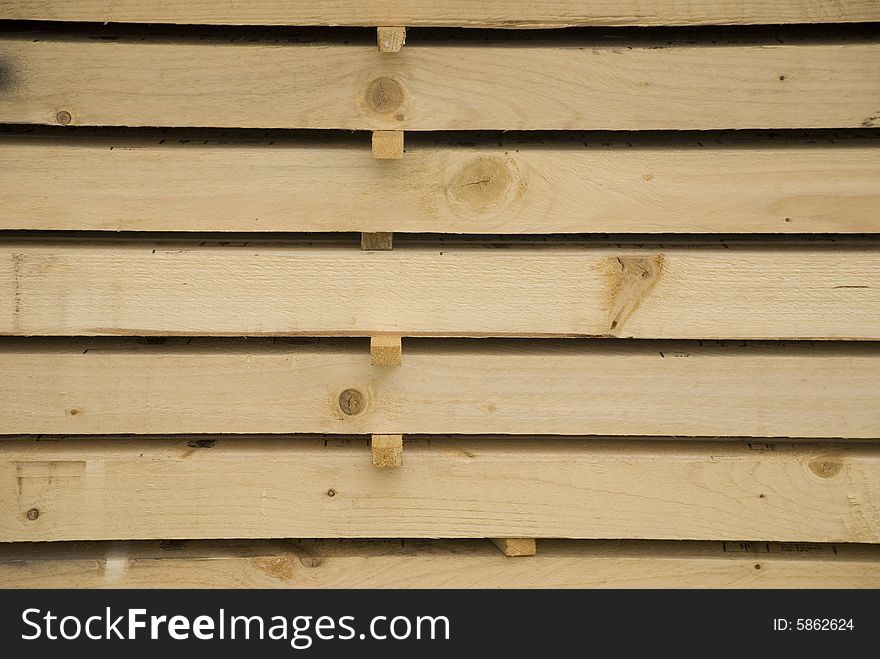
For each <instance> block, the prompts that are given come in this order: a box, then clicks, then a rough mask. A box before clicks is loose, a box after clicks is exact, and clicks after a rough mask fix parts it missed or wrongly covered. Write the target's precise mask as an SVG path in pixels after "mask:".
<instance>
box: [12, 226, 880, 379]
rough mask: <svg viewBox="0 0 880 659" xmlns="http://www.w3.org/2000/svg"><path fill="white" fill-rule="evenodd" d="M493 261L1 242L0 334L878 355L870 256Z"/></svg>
mask: <svg viewBox="0 0 880 659" xmlns="http://www.w3.org/2000/svg"><path fill="white" fill-rule="evenodd" d="M878 217H880V216H878ZM369 246H370V247H372V248H374V249H375V248H377V247H378V246H379V245H377V244H376V241H373V242H372V243H371V244H370V245H369ZM500 247H505V249H500V248H499V246H492V245H489V244H485V245H484V244H479V243H477V244H472V245H468V244H462V243H460V242H452V243H449V242H445V243H444V242H433V243H421V242H408V243H407V242H400V241H398V245H397V248H396V249H394V250H393V251H384V252H382V251H380V252H364V251H361V250H360V249H358V248H357V245H356V244H351V243H349V244H347V245H345V244H339V243H336V242H329V243H316V244H311V245H304V244H296V243H262V244H261V243H252V244H248V243H246V242H228V243H223V244H217V243H214V244H211V243H205V242H199V241H194V240H192V241H173V242H161V243H157V242H147V241H126V242H119V241H113V240H111V241H104V242H100V241H99V242H78V241H63V240H59V241H41V240H36V241H34V240H18V241H13V242H5V243H0V334H5V335H53V336H54V335H123V336H125V335H135V336H142V335H160V336H168V335H189V336H210V335H232V336H248V335H250V336H255V335H270V336H278V335H303V336H374V337H375V339H374V344H373V349H372V350H371V354H372V355H373V362H374V363H377V361H376V360H379V361H380V362H382V363H387V364H391V363H392V362H395V363H396V362H397V361H399V355H400V344H399V337H400V336H473V337H478V336H508V337H538V336H546V337H552V336H616V337H635V338H662V339H667V338H673V339H676V338H685V339H690V338H693V339H778V338H788V339H872V340H876V339H880V246H878V244H877V243H875V242H873V241H869V240H858V241H840V242H837V243H835V242H828V241H820V242H814V243H810V242H801V243H787V244H781V245H779V246H777V247H771V246H769V245H766V244H764V245H761V244H760V243H758V244H755V243H748V242H745V243H738V242H736V241H728V242H726V243H718V242H716V243H715V244H714V245H713V244H711V243H707V244H706V245H705V246H703V247H701V246H699V245H698V244H697V243H695V242H694V241H679V242H676V241H670V242H669V243H667V244H665V245H663V244H660V245H654V246H651V245H645V244H641V245H633V246H627V245H625V244H617V245H608V244H604V245H603V244H602V243H597V242H595V241H593V242H590V241H588V242H583V241H582V242H580V243H577V242H569V243H555V244H554V243H552V242H547V243H538V244H534V245H528V244H523V243H519V244H516V243H513V244H511V243H503V244H501V245H500ZM382 335H391V336H390V337H388V338H385V337H383V336H382ZM389 341H390V343H389Z"/></svg>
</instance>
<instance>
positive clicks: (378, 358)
mask: <svg viewBox="0 0 880 659" xmlns="http://www.w3.org/2000/svg"><path fill="white" fill-rule="evenodd" d="M370 363H371V364H372V365H373V366H400V365H401V364H402V363H403V343H402V339H401V337H399V336H392V335H387V334H381V335H378V336H372V337H370Z"/></svg>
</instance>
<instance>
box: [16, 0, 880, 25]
mask: <svg viewBox="0 0 880 659" xmlns="http://www.w3.org/2000/svg"><path fill="white" fill-rule="evenodd" d="M0 18H2V19H19V20H21V19H27V20H40V21H58V20H61V21H92V22H102V23H109V22H139V23H190V24H191V23H216V24H233V25H235V24H260V25H367V26H378V25H410V26H412V25H431V26H464V27H519V28H535V27H566V26H573V25H706V24H737V23H745V24H748V23H831V22H842V21H878V20H880V9H878V6H877V4H876V3H875V2H873V1H872V0H842V1H841V0H836V1H835V2H815V1H814V0H774V1H773V2H764V3H754V2H742V0H684V1H682V0H647V1H646V0H617V1H614V0H580V1H578V2H573V1H572V0H541V1H540V2H535V1H534V0H531V1H527V0H480V2H472V1H469V0H420V1H417V2H413V1H412V0H390V1H388V0H382V1H380V0H366V1H364V0H334V1H332V2H328V1H321V0H318V1H315V2H302V1H301V0H261V1H257V2H254V1H250V2H220V3H218V2H215V1H214V0H113V2H108V1H107V0H48V1H47V0H2V1H0Z"/></svg>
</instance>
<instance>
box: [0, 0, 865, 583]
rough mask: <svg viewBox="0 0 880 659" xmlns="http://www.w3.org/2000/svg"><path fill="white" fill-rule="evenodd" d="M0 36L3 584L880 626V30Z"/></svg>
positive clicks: (50, 7) (432, 1) (794, 2)
mask: <svg viewBox="0 0 880 659" xmlns="http://www.w3.org/2000/svg"><path fill="white" fill-rule="evenodd" d="M0 20H2V22H0V123H2V124H3V126H2V128H0V153H2V157H0V272H2V277H0V335H3V336H2V338H0V371H2V373H3V379H4V384H3V387H2V388H0V434H2V435H4V437H2V438H0V542H2V543H4V544H2V545H0V586H3V587H10V586H11V587H16V586H18V587H26V586H31V587H34V586H81V587H100V586H154V587H156V586H158V587H162V586H173V587H180V586H207V587H210V586H260V587H275V586H277V587H300V586H303V587H319V586H329V587H340V586H344V587H472V586H479V587H496V586H502V587H503V586H509V587H587V586H618V587H621V586H623V587H626V586H726V587H735V586H739V587H754V586H773V587H780V586H784V587H799V586H809V587H816V586H835V587H839V586H864V585H872V586H875V587H877V586H880V440H878V438H880V342H878V341H880V251H878V247H880V74H878V67H877V64H878V62H880V29H878V22H880V4H878V3H877V2H874V1H872V0H842V1H837V2H814V1H812V0H784V1H779V2H764V3H745V2H740V1H738V0H714V1H711V2H708V1H703V0H699V1H698V0H674V1H673V0H642V1H639V2H636V1H623V2H610V1H609V0H581V1H580V2H570V1H563V0H547V1H545V2H540V3H535V2H525V1H521V0H517V1H515V2H512V1H509V0H503V1H502V0H481V1H480V2H465V1H463V0H462V1H455V2H439V1H437V0H425V1H424V2H378V1H376V0H369V1H362V2H354V1H348V0H344V1H336V2H311V3H306V2H295V1H293V0H284V1H278V2H271V3H216V2H212V1H210V0H197V1H192V2H183V1H168V0H165V1H159V0H116V1H115V2H113V3H108V2H105V1H104V0H67V1H62V0H49V1H40V2H37V1H36V0H33V1H30V0H0ZM465 28H480V29H465ZM498 28H507V29H498ZM509 28H518V29H509ZM279 539H284V540H279ZM489 540H493V541H494V543H495V545H497V547H496V546H495V545H493V544H492V543H490V542H489ZM499 549H500V551H499ZM511 556H527V557H526V558H515V559H514V558H511Z"/></svg>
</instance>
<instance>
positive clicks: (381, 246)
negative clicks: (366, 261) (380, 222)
mask: <svg viewBox="0 0 880 659" xmlns="http://www.w3.org/2000/svg"><path fill="white" fill-rule="evenodd" d="M393 246H394V234H393V233H392V232H391V231H375V232H372V233H369V232H364V233H362V234H361V249H363V250H366V251H369V252H387V251H388V250H390V249H391V248H392V247H393Z"/></svg>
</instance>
